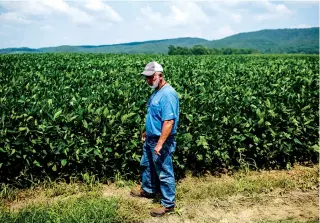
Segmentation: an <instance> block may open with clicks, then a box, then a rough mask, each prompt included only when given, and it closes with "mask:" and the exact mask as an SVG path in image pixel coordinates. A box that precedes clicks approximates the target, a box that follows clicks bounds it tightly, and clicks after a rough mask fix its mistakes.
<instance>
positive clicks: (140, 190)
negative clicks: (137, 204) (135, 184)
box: [130, 189, 155, 198]
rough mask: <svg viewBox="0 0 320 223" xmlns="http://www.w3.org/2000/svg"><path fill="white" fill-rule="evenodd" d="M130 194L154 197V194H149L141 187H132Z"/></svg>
mask: <svg viewBox="0 0 320 223" xmlns="http://www.w3.org/2000/svg"><path fill="white" fill-rule="evenodd" d="M130 195H131V196H133V197H146V198H154V197H155V194H149V193H147V192H145V191H144V190H142V189H133V190H131V192H130Z"/></svg>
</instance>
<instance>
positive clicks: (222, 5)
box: [211, 1, 242, 23]
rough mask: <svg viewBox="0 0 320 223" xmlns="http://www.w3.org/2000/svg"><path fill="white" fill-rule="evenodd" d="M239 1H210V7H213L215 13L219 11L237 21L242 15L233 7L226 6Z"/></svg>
mask: <svg viewBox="0 0 320 223" xmlns="http://www.w3.org/2000/svg"><path fill="white" fill-rule="evenodd" d="M239 3H240V1H230V2H229V3H227V1H224V2H211V8H212V9H214V10H215V11H216V12H217V13H221V14H222V16H225V17H227V18H228V17H229V16H230V15H231V19H232V21H234V22H236V23H239V22H241V20H242V15H241V14H240V13H237V12H233V11H235V10H234V9H229V8H227V7H226V6H236V5H238V4H239Z"/></svg>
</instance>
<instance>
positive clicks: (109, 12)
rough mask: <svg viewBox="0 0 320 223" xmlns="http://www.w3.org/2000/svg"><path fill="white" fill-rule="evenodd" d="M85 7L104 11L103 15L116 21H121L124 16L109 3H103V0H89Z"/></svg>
mask: <svg viewBox="0 0 320 223" xmlns="http://www.w3.org/2000/svg"><path fill="white" fill-rule="evenodd" d="M85 7H86V8H87V9H89V10H92V11H95V12H100V13H103V15H104V16H105V17H107V18H109V19H111V20H112V21H114V22H121V21H122V20H123V18H122V17H121V16H120V15H119V14H118V13H117V12H116V11H115V10H114V9H113V8H112V7H110V6H109V5H106V4H104V3H103V1H102V0H88V2H87V3H86V5H85Z"/></svg>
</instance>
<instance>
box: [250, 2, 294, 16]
mask: <svg viewBox="0 0 320 223" xmlns="http://www.w3.org/2000/svg"><path fill="white" fill-rule="evenodd" d="M256 3H257V4H262V6H263V7H264V8H265V10H267V12H265V13H260V14H257V15H256V16H255V17H254V18H255V19H256V20H257V21H264V20H272V19H277V18H280V17H285V16H291V15H293V14H294V11H292V10H290V9H289V8H288V7H287V6H285V5H284V4H273V3H271V2H270V1H268V0H262V1H259V2H256Z"/></svg>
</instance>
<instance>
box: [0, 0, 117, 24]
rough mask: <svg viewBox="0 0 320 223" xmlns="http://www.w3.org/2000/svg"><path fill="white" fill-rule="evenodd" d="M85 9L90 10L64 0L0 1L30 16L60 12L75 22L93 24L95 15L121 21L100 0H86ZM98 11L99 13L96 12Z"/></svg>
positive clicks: (21, 13) (0, 4)
mask: <svg viewBox="0 0 320 223" xmlns="http://www.w3.org/2000/svg"><path fill="white" fill-rule="evenodd" d="M87 1H88V2H87V4H86V5H85V8H86V9H89V10H90V12H86V11H84V10H81V8H79V7H75V6H74V5H71V4H69V3H68V2H67V1H65V0H39V1H21V2H9V1H1V2H0V6H2V7H4V8H5V9H7V10H8V11H10V12H14V13H16V14H17V15H24V16H25V17H31V16H32V15H48V14H53V16H57V17H58V16H60V15H59V14H62V15H64V16H67V17H69V18H70V20H71V21H72V22H73V23H75V24H86V25H94V24H96V22H97V19H96V17H99V16H100V15H102V16H100V17H99V20H101V18H104V19H108V20H111V21H114V22H120V21H122V17H121V16H120V15H119V14H118V13H117V12H116V11H115V10H113V8H112V7H110V6H108V5H106V4H104V3H103V1H102V0H87ZM97 11H99V12H100V13H97Z"/></svg>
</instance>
